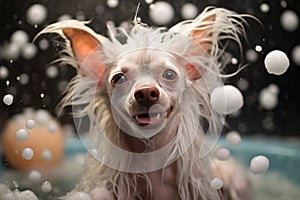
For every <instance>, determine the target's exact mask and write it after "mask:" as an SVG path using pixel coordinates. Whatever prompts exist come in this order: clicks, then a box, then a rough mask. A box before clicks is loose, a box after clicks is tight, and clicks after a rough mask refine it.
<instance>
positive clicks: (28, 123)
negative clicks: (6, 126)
mask: <svg viewBox="0 0 300 200" xmlns="http://www.w3.org/2000/svg"><path fill="white" fill-rule="evenodd" d="M35 126H36V122H35V121H34V120H32V119H30V120H27V121H26V123H25V127H26V128H27V129H34V128H35Z"/></svg>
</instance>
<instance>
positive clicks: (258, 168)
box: [250, 155, 270, 175]
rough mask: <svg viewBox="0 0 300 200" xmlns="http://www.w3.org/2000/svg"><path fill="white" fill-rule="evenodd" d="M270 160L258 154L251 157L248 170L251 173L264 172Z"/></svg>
mask: <svg viewBox="0 0 300 200" xmlns="http://www.w3.org/2000/svg"><path fill="white" fill-rule="evenodd" d="M269 165H270V161H269V159H268V158H267V157H266V156H263V155H259V156H255V157H254V158H252V159H251V162H250V170H251V172H252V173H253V174H255V175H259V174H264V173H266V172H267V171H268V169H269Z"/></svg>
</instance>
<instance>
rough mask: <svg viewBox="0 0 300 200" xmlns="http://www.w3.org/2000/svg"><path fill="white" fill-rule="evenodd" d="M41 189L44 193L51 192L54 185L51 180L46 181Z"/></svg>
mask: <svg viewBox="0 0 300 200" xmlns="http://www.w3.org/2000/svg"><path fill="white" fill-rule="evenodd" d="M41 190H42V192H44V193H49V192H51V190H52V185H51V183H50V182H49V181H45V182H44V183H43V184H42V186H41Z"/></svg>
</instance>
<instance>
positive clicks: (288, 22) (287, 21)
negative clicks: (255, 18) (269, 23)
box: [280, 10, 299, 32]
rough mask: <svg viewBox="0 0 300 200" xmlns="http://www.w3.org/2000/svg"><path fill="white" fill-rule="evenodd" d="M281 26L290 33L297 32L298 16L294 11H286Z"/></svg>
mask: <svg viewBox="0 0 300 200" xmlns="http://www.w3.org/2000/svg"><path fill="white" fill-rule="evenodd" d="M280 24H281V26H282V28H283V29H284V30H286V31H288V32H292V31H295V30H297V29H298V26H299V18H298V15H297V14H296V13H295V12H294V11H292V10H286V11H284V12H283V13H282V14H281V16H280Z"/></svg>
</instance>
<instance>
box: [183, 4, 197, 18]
mask: <svg viewBox="0 0 300 200" xmlns="http://www.w3.org/2000/svg"><path fill="white" fill-rule="evenodd" d="M198 12H199V11H198V8H197V6H195V5H194V4H192V3H186V4H184V5H183V6H182V8H181V16H182V18H183V19H193V18H195V17H196V16H197V14H198Z"/></svg>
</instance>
